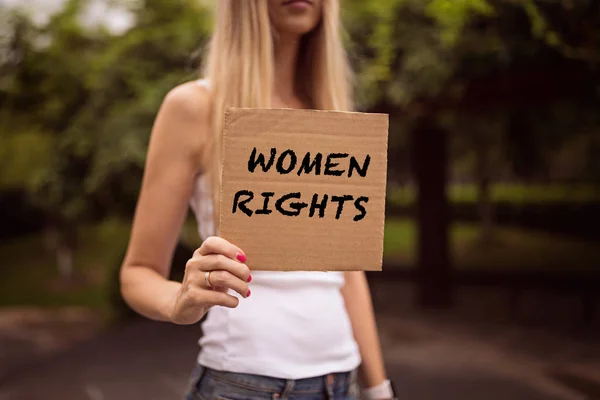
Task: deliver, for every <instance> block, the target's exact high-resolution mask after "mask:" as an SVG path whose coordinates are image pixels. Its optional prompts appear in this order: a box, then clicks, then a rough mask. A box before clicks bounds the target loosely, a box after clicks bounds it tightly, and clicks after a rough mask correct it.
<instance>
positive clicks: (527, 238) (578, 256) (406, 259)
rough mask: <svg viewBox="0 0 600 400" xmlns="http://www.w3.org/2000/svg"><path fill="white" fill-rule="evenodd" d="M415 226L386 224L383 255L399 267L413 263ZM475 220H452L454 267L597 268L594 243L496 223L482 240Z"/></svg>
mask: <svg viewBox="0 0 600 400" xmlns="http://www.w3.org/2000/svg"><path fill="white" fill-rule="evenodd" d="M416 237H417V229H416V226H415V224H414V223H413V222H412V221H411V220H409V219H402V218H397V219H396V218H395V219H389V220H388V221H387V222H386V226H385V238H384V259H385V260H386V261H388V262H389V263H390V264H396V265H399V266H401V267H407V266H413V265H414V263H415V247H416ZM480 237H481V236H480V230H479V227H478V225H477V224H471V223H455V224H453V226H452V227H451V230H450V241H451V244H450V248H451V251H452V255H453V262H454V264H455V266H456V267H457V268H463V269H467V268H480V269H494V270H501V269H514V268H517V269H553V270H554V269H564V270H567V269H600V246H598V245H597V243H593V242H587V241H583V240H579V239H573V238H570V237H565V236H562V235H553V234H547V233H543V232H537V231H531V230H526V229H521V228H513V227H498V228H496V230H495V231H494V236H493V238H492V240H491V242H489V243H482V242H481V240H480Z"/></svg>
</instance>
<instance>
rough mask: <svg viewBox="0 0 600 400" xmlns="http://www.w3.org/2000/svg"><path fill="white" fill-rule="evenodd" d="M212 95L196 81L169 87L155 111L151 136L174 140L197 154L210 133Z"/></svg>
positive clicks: (200, 151) (193, 153)
mask: <svg viewBox="0 0 600 400" xmlns="http://www.w3.org/2000/svg"><path fill="white" fill-rule="evenodd" d="M210 114H211V98H210V94H209V92H208V91H207V90H206V89H205V88H204V87H202V86H200V85H198V83H197V82H195V81H192V82H186V83H183V84H181V85H178V86H176V87H174V88H173V89H171V90H170V91H169V92H168V93H167V95H166V96H165V98H164V100H163V102H162V105H161V107H160V110H159V112H158V115H157V118H156V123H155V127H154V132H153V136H159V137H162V138H164V139H169V140H170V141H173V140H175V141H177V142H179V144H180V147H181V148H182V149H186V150H187V151H190V152H191V155H193V156H196V155H198V154H201V153H202V148H203V146H204V143H205V142H206V138H207V136H208V135H209V134H210Z"/></svg>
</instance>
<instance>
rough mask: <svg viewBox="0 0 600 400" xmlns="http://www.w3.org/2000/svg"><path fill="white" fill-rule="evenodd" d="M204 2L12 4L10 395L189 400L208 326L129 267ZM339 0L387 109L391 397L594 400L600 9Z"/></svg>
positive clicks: (6, 259)
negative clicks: (167, 301)
mask: <svg viewBox="0 0 600 400" xmlns="http://www.w3.org/2000/svg"><path fill="white" fill-rule="evenodd" d="M240 1H241V0H240ZM211 10H212V1H207V0H204V1H201V0H0V399H3V400H5V399H11V400H12V399H41V398H44V399H67V400H69V399H91V400H103V399H138V398H139V399H142V398H144V399H175V398H182V397H181V396H182V393H183V391H184V390H185V384H186V381H187V378H188V375H189V373H190V372H191V368H192V366H193V364H194V360H195V357H196V354H197V351H198V349H197V345H196V340H197V339H198V337H199V335H200V328H199V327H198V326H192V327H176V326H171V325H168V324H157V323H152V322H149V321H145V320H142V319H140V318H138V317H136V316H135V315H134V314H133V313H131V312H130V311H129V310H128V309H127V307H126V306H125V305H124V304H123V302H122V300H121V299H120V296H119V288H118V281H117V274H118V269H119V267H120V263H121V261H122V257H123V255H124V251H125V248H126V245H127V240H128V235H129V229H130V224H131V217H132V213H133V209H134V207H135V202H136V197H137V194H138V190H139V187H140V180H141V177H142V172H143V164H144V159H145V152H146V148H147V144H148V138H149V132H150V129H151V126H152V123H153V120H154V117H155V115H156V112H157V110H158V108H159V105H160V102H161V101H162V99H163V97H164V96H165V94H166V93H167V92H168V91H169V90H170V89H171V88H172V87H174V86H176V85H177V84H179V83H182V82H185V81H187V80H191V79H194V78H196V76H197V69H198V66H199V64H200V62H201V56H202V48H203V46H204V44H205V43H206V41H207V39H208V37H209V34H210V31H211V27H212V14H211ZM342 10H343V19H344V23H345V27H346V33H345V36H344V40H345V42H346V44H347V46H348V49H349V51H350V55H351V61H352V65H353V67H354V69H355V71H356V98H357V101H358V105H359V109H360V110H362V111H368V112H385V113H388V114H389V115H390V145H389V151H390V153H389V172H388V197H387V214H386V215H387V220H386V227H385V254H384V267H383V272H381V273H369V274H368V278H369V282H370V285H371V289H372V292H373V300H374V304H375V309H376V314H377V319H378V323H379V327H380V331H381V338H382V343H383V346H384V353H385V357H386V363H387V367H388V371H389V374H390V377H391V378H392V379H393V380H394V381H395V383H396V386H397V389H398V391H399V392H400V395H402V398H405V399H414V400H424V399H467V400H468V399H485V400H494V399H503V400H504V399H507V400H515V399H527V400H535V399H550V400H552V399H599V398H600V310H599V304H600V299H599V297H600V296H599V294H600V246H599V244H600V112H599V111H600V109H599V106H600V3H599V2H597V1H594V0H386V1H362V0H342ZM165 195H167V194H165ZM195 229H196V228H195V222H194V221H193V220H192V219H189V220H188V222H186V224H185V227H184V229H183V230H182V233H181V241H180V244H179V247H178V249H177V251H176V254H175V257H174V262H173V274H172V275H173V276H172V277H173V278H174V279H177V278H178V277H180V276H181V273H182V269H183V266H184V265H185V261H186V260H187V259H188V257H189V256H190V254H191V252H192V251H193V250H194V249H195V248H196V247H197V246H198V245H199V239H198V235H197V233H196V230H195Z"/></svg>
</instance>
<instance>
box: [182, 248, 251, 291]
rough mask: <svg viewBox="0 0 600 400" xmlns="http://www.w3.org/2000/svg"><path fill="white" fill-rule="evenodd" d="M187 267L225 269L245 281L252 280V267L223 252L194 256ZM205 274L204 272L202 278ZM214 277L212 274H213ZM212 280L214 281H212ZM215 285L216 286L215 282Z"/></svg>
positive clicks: (204, 269)
mask: <svg viewBox="0 0 600 400" xmlns="http://www.w3.org/2000/svg"><path fill="white" fill-rule="evenodd" d="M186 268H197V269H199V270H200V271H204V272H206V271H216V270H225V271H227V272H229V273H231V274H233V275H235V276H237V277H238V278H239V279H241V280H242V281H244V282H248V281H249V280H250V268H248V266H247V265H246V264H242V263H241V262H238V261H234V260H232V259H230V258H227V257H226V256H224V255H222V254H211V255H208V256H203V257H194V258H192V259H191V260H189V261H188V263H187V266H186ZM204 277H205V274H204V273H202V279H204ZM211 278H212V275H211ZM211 282H212V281H211ZM213 286H215V285H214V284H213Z"/></svg>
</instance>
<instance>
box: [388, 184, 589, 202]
mask: <svg viewBox="0 0 600 400" xmlns="http://www.w3.org/2000/svg"><path fill="white" fill-rule="evenodd" d="M415 195H416V193H415V187H414V186H412V185H407V186H404V187H400V188H396V189H393V190H391V191H390V193H389V194H388V201H389V202H390V203H392V204H397V205H409V204H412V203H413V202H414V200H415ZM490 196H491V199H492V201H493V202H495V203H510V204H514V205H520V204H581V203H593V202H600V188H598V187H595V186H593V185H589V184H579V185H578V184H573V185H566V184H556V185H551V184H547V185H532V184H516V183H496V184H493V185H491V189H490ZM448 199H449V200H450V202H452V203H455V204H460V203H472V204H474V203H476V202H477V199H478V195H477V186H476V185H475V184H472V183H465V184H459V183H454V184H452V185H449V186H448Z"/></svg>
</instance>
